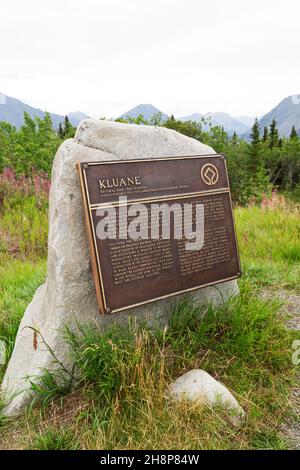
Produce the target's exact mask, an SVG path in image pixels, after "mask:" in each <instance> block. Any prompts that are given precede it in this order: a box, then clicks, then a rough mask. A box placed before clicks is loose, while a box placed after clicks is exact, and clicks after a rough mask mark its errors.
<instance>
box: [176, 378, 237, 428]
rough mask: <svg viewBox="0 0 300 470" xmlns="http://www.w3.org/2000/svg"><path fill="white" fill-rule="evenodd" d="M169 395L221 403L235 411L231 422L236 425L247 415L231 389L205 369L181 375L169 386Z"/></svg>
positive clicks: (177, 399)
mask: <svg viewBox="0 0 300 470" xmlns="http://www.w3.org/2000/svg"><path fill="white" fill-rule="evenodd" d="M168 395H169V396H170V397H171V398H172V399H173V400H175V401H181V400H184V399H185V400H189V401H193V402H198V403H203V404H208V405H211V406H213V405H220V404H221V405H222V406H223V407H224V408H225V409H227V410H230V411H232V412H233V413H232V415H233V416H232V417H231V418H232V419H231V422H232V424H233V425H235V426H236V425H239V424H240V420H241V418H243V417H244V416H245V412H244V410H243V408H242V407H241V406H240V405H239V404H238V402H237V400H236V399H235V398H234V396H233V395H232V394H231V393H230V392H229V390H228V389H227V388H226V387H225V386H224V385H222V384H221V383H220V382H218V381H217V380H215V379H214V378H213V377H212V376H211V375H209V374H208V373H207V372H205V371H204V370H200V369H194V370H190V371H189V372H186V374H184V375H182V376H180V377H179V378H178V379H177V380H175V382H173V383H171V385H170V386H169V389H168Z"/></svg>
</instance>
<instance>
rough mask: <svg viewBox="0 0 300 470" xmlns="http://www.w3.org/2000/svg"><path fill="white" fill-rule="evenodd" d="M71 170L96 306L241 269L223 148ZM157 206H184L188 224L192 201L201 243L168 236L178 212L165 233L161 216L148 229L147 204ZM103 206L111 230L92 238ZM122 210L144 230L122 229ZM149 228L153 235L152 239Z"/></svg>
mask: <svg viewBox="0 0 300 470" xmlns="http://www.w3.org/2000/svg"><path fill="white" fill-rule="evenodd" d="M77 169H78V173H79V177H80V183H81V184H80V186H81V191H82V196H83V202H84V213H85V222H86V226H87V231H88V237H89V242H90V249H91V257H92V266H93V274H94V279H95V286H96V294H97V299H98V302H99V307H100V311H101V313H113V312H118V311H121V310H124V309H127V308H131V307H134V306H138V305H142V304H145V303H147V302H152V301H155V300H159V299H163V298H165V297H169V296H173V295H176V294H182V293H185V292H190V291H193V290H195V289H198V288H200V287H205V286H209V285H212V284H217V283H220V282H223V281H226V280H231V279H235V278H237V277H239V276H240V275H241V268H240V262H239V256H238V248H237V241H236V234H235V228H234V221H233V213H232V205H231V197H230V190H229V183H228V175H227V170H226V162H225V159H224V157H223V156H222V155H207V156H187V157H169V158H156V159H149V160H147V159H139V160H120V161H112V162H93V163H89V162H86V163H78V164H77ZM120 198H121V199H120ZM141 205H143V207H142V209H143V212H141V209H140V207H141ZM158 205H164V206H165V208H169V209H170V208H175V207H176V209H178V210H179V213H180V210H182V213H183V212H184V209H185V207H187V206H189V207H190V208H191V211H192V225H191V226H192V227H193V228H195V213H196V207H197V205H198V206H199V205H201V206H202V211H203V212H202V214H203V228H204V239H203V244H202V247H201V249H199V250H187V249H186V243H187V242H188V241H189V240H188V239H187V238H186V237H185V236H183V237H182V238H181V239H178V237H177V238H176V237H175V236H174V229H175V225H176V224H178V220H179V219H175V216H174V214H173V213H172V212H171V215H170V219H169V221H170V236H169V237H166V236H163V235H162V229H163V227H162V225H163V224H164V223H165V222H163V219H162V218H161V217H160V218H158V219H157V224H156V229H157V231H156V232H155V228H153V227H155V224H154V225H153V219H152V216H151V210H152V207H154V206H156V207H157V206H158ZM110 209H112V210H113V211H114V214H115V216H114V217H115V218H114V219H113V220H114V221H115V223H116V226H117V230H116V233H115V235H114V236H113V237H110V236H107V238H106V239H103V238H101V237H100V238H99V237H98V236H97V235H98V227H99V225H98V224H99V222H100V221H101V220H103V218H104V214H105V215H107V214H108V211H109V210H110ZM125 209H126V214H127V218H126V227H127V224H128V226H129V224H130V222H131V221H134V220H135V216H136V215H137V214H139V224H138V225H139V228H140V230H142V231H143V235H144V237H142V236H141V237H139V238H138V237H136V238H134V239H132V238H128V237H125V236H124V235H123V236H121V233H122V229H124V220H125V219H124V218H122V217H124V210H125ZM130 211H133V212H130ZM132 214H134V215H132ZM110 220H111V219H110ZM164 220H165V219H164ZM151 223H152V225H151ZM122 224H123V225H122ZM177 228H178V227H177ZM152 230H153V231H154V232H155V233H156V234H158V235H157V236H156V238H155V237H153V233H154V232H153V231H152ZM182 230H183V229H182Z"/></svg>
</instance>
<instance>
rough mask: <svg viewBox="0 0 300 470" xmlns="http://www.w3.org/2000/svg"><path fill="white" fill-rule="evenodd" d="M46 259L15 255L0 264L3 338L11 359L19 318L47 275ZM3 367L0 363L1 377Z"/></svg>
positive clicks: (7, 358)
mask: <svg viewBox="0 0 300 470" xmlns="http://www.w3.org/2000/svg"><path fill="white" fill-rule="evenodd" d="M45 272H46V262H45V261H44V260H38V261H36V262H35V263H33V262H31V261H20V260H15V259H12V260H10V261H6V262H2V263H1V265H0V339H1V340H4V341H5V342H6V347H7V354H6V361H8V360H9V358H10V355H11V352H12V349H13V345H14V341H15V337H16V334H17V331H18V327H19V323H20V320H21V318H22V316H23V314H24V312H25V309H26V307H27V306H28V304H29V302H30V301H31V300H32V297H33V294H34V292H35V290H36V289H37V287H38V286H39V285H41V284H42V283H43V281H44V278H45ZM3 372H4V367H1V366H0V380H1V378H2V375H3Z"/></svg>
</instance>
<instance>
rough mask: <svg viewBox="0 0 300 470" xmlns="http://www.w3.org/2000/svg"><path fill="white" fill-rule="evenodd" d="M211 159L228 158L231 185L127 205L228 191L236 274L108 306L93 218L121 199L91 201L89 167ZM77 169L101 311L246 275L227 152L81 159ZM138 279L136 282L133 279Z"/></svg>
mask: <svg viewBox="0 0 300 470" xmlns="http://www.w3.org/2000/svg"><path fill="white" fill-rule="evenodd" d="M210 158H220V159H222V160H223V161H224V168H225V175H226V180H227V187H224V188H220V189H207V190H203V191H197V192H188V193H183V194H180V195H178V194H171V195H165V196H157V197H148V198H147V197H145V198H143V197H140V198H137V199H130V200H128V202H127V204H126V205H132V204H138V203H152V202H154V203H159V202H163V201H168V200H171V201H173V200H174V201H177V200H180V199H187V198H196V197H199V196H209V195H213V194H228V196H229V202H230V216H231V220H232V225H233V237H234V244H235V248H236V257H237V263H238V270H237V272H236V274H235V275H234V276H230V277H225V278H221V279H218V280H217V281H213V282H208V283H205V284H199V285H198V286H194V287H191V288H188V289H184V290H180V291H174V292H172V293H169V294H166V295H160V296H157V297H153V298H151V299H148V300H145V301H141V302H138V303H134V304H130V305H124V306H122V307H120V308H116V309H111V308H110V307H109V305H108V302H107V298H106V296H105V289H104V281H103V276H102V269H101V263H100V259H99V252H98V247H97V241H96V233H95V226H94V224H93V220H92V213H93V211H95V210H97V209H98V208H106V207H111V206H117V207H118V206H120V204H119V202H118V201H117V200H115V201H110V202H104V203H98V204H91V202H90V197H89V191H88V182H87V175H86V171H87V170H88V168H89V167H92V166H96V165H97V166H98V165H118V164H130V163H144V162H151V163H153V164H155V162H158V161H171V160H188V159H207V160H208V161H209V159H210ZM76 168H77V172H78V176H79V182H80V190H81V195H82V200H83V209H84V220H85V225H86V229H87V235H88V242H89V248H90V254H91V262H92V272H93V277H94V283H95V289H96V298H97V301H98V305H99V310H100V314H101V315H104V314H112V313H117V312H120V311H123V310H128V309H131V308H135V307H139V306H142V305H145V304H148V303H151V302H156V301H159V300H163V299H166V298H169V297H175V296H177V295H182V294H185V293H190V292H192V291H195V290H199V289H202V288H204V287H209V286H213V285H217V284H220V283H222V282H226V281H231V280H234V279H237V278H239V277H241V275H242V270H241V262H240V256H239V249H238V242H237V234H236V227H235V221H234V215H233V206H232V199H231V194H230V186H229V179H228V171H227V164H226V159H225V157H224V156H223V155H221V154H209V155H192V156H172V157H157V158H139V159H130V160H110V161H99V162H77V163H76ZM133 282H134V281H133Z"/></svg>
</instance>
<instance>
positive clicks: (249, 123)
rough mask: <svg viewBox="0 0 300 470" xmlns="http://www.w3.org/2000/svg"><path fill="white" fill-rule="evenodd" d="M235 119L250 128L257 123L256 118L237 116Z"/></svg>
mask: <svg viewBox="0 0 300 470" xmlns="http://www.w3.org/2000/svg"><path fill="white" fill-rule="evenodd" d="M235 119H236V120H237V121H239V122H242V123H243V124H245V126H247V127H248V128H250V127H252V126H253V124H254V121H255V118H254V117H252V116H237V117H235Z"/></svg>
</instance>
